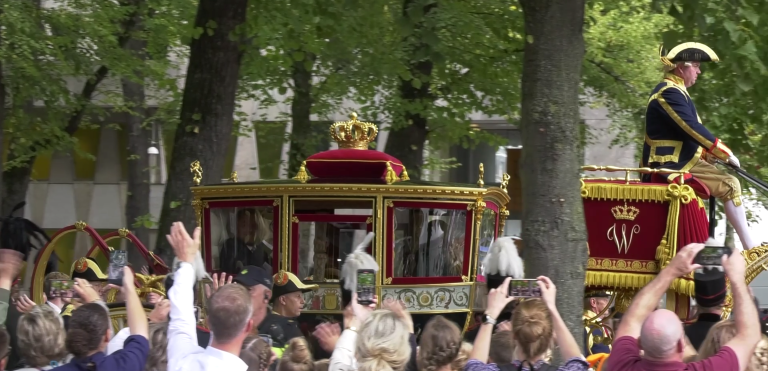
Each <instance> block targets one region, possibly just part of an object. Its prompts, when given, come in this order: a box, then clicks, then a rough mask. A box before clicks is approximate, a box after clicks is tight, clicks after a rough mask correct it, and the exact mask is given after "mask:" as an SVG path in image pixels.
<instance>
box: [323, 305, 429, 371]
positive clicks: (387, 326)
mask: <svg viewBox="0 0 768 371" xmlns="http://www.w3.org/2000/svg"><path fill="white" fill-rule="evenodd" d="M375 300H376V299H374V301H375ZM350 305H351V307H352V311H351V312H352V313H353V314H352V315H351V316H350V318H347V317H346V315H347V314H346V313H345V318H344V327H345V330H344V331H343V332H342V333H341V337H339V341H338V342H337V343H336V349H335V350H334V351H333V355H332V356H331V360H330V366H329V370H331V371H353V370H357V371H403V370H405V368H406V365H408V364H409V363H410V361H411V354H413V353H414V352H415V347H416V346H415V341H411V340H412V338H413V335H412V334H413V320H412V319H411V316H410V314H409V313H408V311H406V310H405V307H404V306H403V304H402V303H398V302H394V301H388V302H386V303H384V307H385V308H387V309H380V310H373V308H375V304H372V305H370V306H367V307H363V306H361V305H360V304H358V303H357V293H352V300H351V302H350ZM414 366H415V365H414Z"/></svg>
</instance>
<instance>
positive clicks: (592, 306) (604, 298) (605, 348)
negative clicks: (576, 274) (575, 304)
mask: <svg viewBox="0 0 768 371" xmlns="http://www.w3.org/2000/svg"><path fill="white" fill-rule="evenodd" d="M584 296H585V297H584V313H583V315H582V317H581V319H582V320H583V321H584V353H585V354H584V356H589V355H592V354H598V353H610V352H611V346H610V345H607V344H605V343H604V342H603V341H601V340H603V339H605V338H606V337H607V336H608V329H606V328H605V326H604V325H603V323H602V320H603V318H605V317H606V316H607V315H608V314H609V313H608V310H607V309H606V307H607V306H608V304H609V303H610V301H611V294H610V293H608V292H606V291H589V292H587V293H586V294H585V295H584ZM601 312H602V313H601ZM598 314H599V316H598Z"/></svg>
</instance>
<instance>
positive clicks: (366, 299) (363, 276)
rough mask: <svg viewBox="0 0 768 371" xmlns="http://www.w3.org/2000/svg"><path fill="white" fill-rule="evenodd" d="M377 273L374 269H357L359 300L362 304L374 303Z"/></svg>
mask: <svg viewBox="0 0 768 371" xmlns="http://www.w3.org/2000/svg"><path fill="white" fill-rule="evenodd" d="M375 280H376V274H375V273H374V272H373V270H372V269H359V270H358V271H357V302H358V303H360V304H365V305H368V304H373V295H374V290H375V289H376V285H375V283H374V282H375Z"/></svg>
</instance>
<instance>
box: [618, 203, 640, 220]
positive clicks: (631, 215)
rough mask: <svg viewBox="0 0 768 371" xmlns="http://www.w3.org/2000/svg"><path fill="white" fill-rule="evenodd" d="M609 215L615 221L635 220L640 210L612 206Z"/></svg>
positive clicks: (625, 206) (625, 205) (630, 207)
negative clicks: (611, 215) (610, 214)
mask: <svg viewBox="0 0 768 371" xmlns="http://www.w3.org/2000/svg"><path fill="white" fill-rule="evenodd" d="M611 213H613V217H614V218H616V220H635V218H637V215H638V214H640V209H638V208H636V207H634V206H627V204H626V203H625V204H624V206H614V207H612V208H611Z"/></svg>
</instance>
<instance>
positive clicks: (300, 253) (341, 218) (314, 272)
mask: <svg viewBox="0 0 768 371" xmlns="http://www.w3.org/2000/svg"><path fill="white" fill-rule="evenodd" d="M292 205H293V216H292V218H291V219H292V223H291V225H292V231H291V235H292V237H291V249H292V253H291V260H292V261H291V267H292V269H291V270H292V271H293V273H295V274H296V276H298V277H299V278H300V279H302V280H305V281H311V282H315V283H317V282H326V281H335V280H338V279H340V275H341V264H342V263H343V262H344V259H346V257H347V255H348V254H349V253H351V252H352V250H353V249H354V248H355V247H356V246H357V245H359V244H360V243H362V242H363V240H364V239H365V236H366V235H367V234H368V232H369V231H371V230H372V229H373V200H368V199H338V198H337V199H322V198H317V199H294V200H293V201H292ZM368 252H371V247H370V246H369V247H368Z"/></svg>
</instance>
